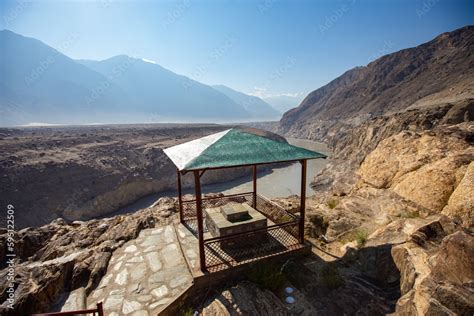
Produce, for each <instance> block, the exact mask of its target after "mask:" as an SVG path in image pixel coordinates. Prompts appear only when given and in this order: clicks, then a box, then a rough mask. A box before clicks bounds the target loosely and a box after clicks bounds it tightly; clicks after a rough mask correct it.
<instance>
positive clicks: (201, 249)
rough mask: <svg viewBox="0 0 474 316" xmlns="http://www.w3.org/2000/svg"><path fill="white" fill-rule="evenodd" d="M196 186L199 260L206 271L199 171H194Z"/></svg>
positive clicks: (202, 268)
mask: <svg viewBox="0 0 474 316" xmlns="http://www.w3.org/2000/svg"><path fill="white" fill-rule="evenodd" d="M194 188H195V191H196V213H197V214H196V215H197V222H198V239H199V260H200V264H201V270H202V271H203V272H205V271H206V254H205V253H204V232H203V230H204V225H203V222H202V221H203V220H202V218H203V217H202V201H201V199H202V196H201V181H200V178H199V171H194Z"/></svg>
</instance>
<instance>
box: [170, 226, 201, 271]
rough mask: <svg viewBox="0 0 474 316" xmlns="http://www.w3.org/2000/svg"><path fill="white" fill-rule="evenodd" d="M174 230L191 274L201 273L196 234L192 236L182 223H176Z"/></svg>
mask: <svg viewBox="0 0 474 316" xmlns="http://www.w3.org/2000/svg"><path fill="white" fill-rule="evenodd" d="M175 227H176V232H177V233H178V238H179V242H180V244H181V247H182V249H183V252H184V255H185V257H186V260H187V262H188V265H189V267H190V269H191V270H192V271H191V272H192V273H193V276H199V275H201V274H202V272H201V269H200V267H199V243H198V239H197V237H196V236H194V235H193V234H192V233H191V232H190V231H189V230H188V229H187V228H186V227H185V226H184V225H183V224H180V223H176V225H175Z"/></svg>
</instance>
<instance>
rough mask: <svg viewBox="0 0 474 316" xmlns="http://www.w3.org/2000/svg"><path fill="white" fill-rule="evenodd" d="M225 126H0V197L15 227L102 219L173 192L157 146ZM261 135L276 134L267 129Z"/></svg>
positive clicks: (170, 172)
mask: <svg viewBox="0 0 474 316" xmlns="http://www.w3.org/2000/svg"><path fill="white" fill-rule="evenodd" d="M227 128H230V127H226V126H219V125H190V126H185V125H128V126H127V125H124V126H96V127H94V126H87V127H64V128H60V127H55V128H29V129H0V142H1V148H0V188H1V192H2V194H1V196H0V202H1V203H2V204H4V205H8V204H12V205H14V206H15V209H16V210H17V212H16V214H15V215H16V216H15V224H16V227H17V228H23V227H28V226H40V225H44V224H47V223H49V222H50V221H52V220H54V219H55V218H58V217H61V218H64V219H66V220H69V221H73V220H86V219H91V218H97V217H99V216H104V215H106V214H109V213H110V212H114V211H117V210H118V209H120V208H121V207H124V206H128V205H129V204H130V203H133V202H134V201H136V200H137V199H139V198H142V197H144V196H146V195H149V194H153V193H158V192H163V191H176V189H177V182H176V181H177V178H176V167H175V166H174V165H173V163H172V162H171V161H170V160H169V159H168V157H167V156H166V155H165V154H164V153H163V150H162V149H163V148H166V147H170V146H173V145H176V144H178V143H182V142H186V141H189V140H192V139H195V138H199V137H203V136H206V135H209V134H212V133H216V132H219V131H222V130H224V129H227ZM262 135H264V136H267V137H279V139H282V138H281V137H280V136H278V135H276V134H271V133H268V132H263V131H262ZM250 172H251V169H248V168H236V169H232V170H213V171H209V172H206V173H205V174H204V176H203V177H202V182H203V183H204V184H207V183H218V182H225V181H229V180H233V179H236V178H238V177H241V176H243V175H245V174H248V173H250ZM182 180H183V187H184V188H190V187H192V186H193V185H194V180H193V178H192V174H188V175H186V176H184V177H183V178H182ZM2 220H5V218H3V219H2ZM2 220H0V223H1V221H2ZM2 226H4V225H2Z"/></svg>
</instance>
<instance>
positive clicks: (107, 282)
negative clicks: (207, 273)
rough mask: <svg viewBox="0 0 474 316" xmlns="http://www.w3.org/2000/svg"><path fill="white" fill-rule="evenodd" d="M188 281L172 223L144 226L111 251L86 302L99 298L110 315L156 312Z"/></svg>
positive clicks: (91, 304)
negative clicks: (104, 267) (103, 269)
mask: <svg viewBox="0 0 474 316" xmlns="http://www.w3.org/2000/svg"><path fill="white" fill-rule="evenodd" d="M196 258H197V254H196ZM192 282H193V278H192V276H191V273H190V271H189V268H188V266H187V264H186V261H185V259H184V257H183V255H182V252H181V249H180V246H179V243H178V240H177V237H176V232H175V230H174V227H173V225H172V224H170V225H167V226H164V227H159V228H153V229H145V230H143V231H141V233H140V235H139V236H138V238H136V239H134V240H131V241H129V242H127V243H125V244H124V245H123V246H122V247H121V248H120V249H117V250H116V251H115V252H114V254H113V256H112V258H111V260H110V263H109V266H108V268H107V273H106V274H105V276H104V277H103V278H102V280H101V282H100V284H99V286H98V287H97V288H96V289H95V290H94V291H93V292H92V293H91V294H90V295H89V296H88V298H87V305H88V307H91V308H93V307H95V304H96V303H97V302H98V301H103V302H104V312H105V314H106V315H110V316H118V315H132V316H137V315H157V314H158V312H159V311H160V310H161V309H163V307H164V306H166V304H168V303H169V302H171V301H173V299H175V298H176V297H177V296H178V295H179V294H180V293H181V292H182V291H183V290H185V289H186V288H188V287H189V286H190V285H191V284H192Z"/></svg>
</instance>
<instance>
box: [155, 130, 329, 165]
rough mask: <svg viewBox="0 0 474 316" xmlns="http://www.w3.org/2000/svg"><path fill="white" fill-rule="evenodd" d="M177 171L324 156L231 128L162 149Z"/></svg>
mask: <svg viewBox="0 0 474 316" xmlns="http://www.w3.org/2000/svg"><path fill="white" fill-rule="evenodd" d="M164 152H165V153H166V155H168V157H169V158H170V159H171V160H172V161H173V163H174V164H175V165H176V166H177V167H178V169H179V170H180V171H189V170H201V169H210V168H221V167H231V166H242V165H254V164H264V163H275V162H283V161H296V160H303V159H316V158H326V155H324V154H321V153H318V152H315V151H311V150H308V149H305V148H301V147H297V146H293V145H290V144H288V143H286V142H283V141H278V140H273V139H270V138H268V137H265V136H261V135H257V134H255V133H252V132H251V131H246V130H242V129H240V128H233V129H229V130H226V131H223V132H219V133H216V134H212V135H209V136H206V137H202V138H199V139H196V140H193V141H190V142H187V143H184V144H180V145H176V146H173V147H170V148H167V149H165V150H164Z"/></svg>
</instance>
